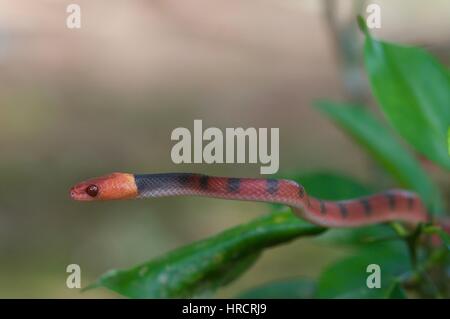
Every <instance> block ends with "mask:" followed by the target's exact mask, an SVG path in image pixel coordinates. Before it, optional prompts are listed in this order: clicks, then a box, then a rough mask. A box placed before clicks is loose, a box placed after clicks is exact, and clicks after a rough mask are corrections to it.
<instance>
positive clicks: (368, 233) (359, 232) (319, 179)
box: [277, 172, 395, 245]
mask: <svg viewBox="0 0 450 319" xmlns="http://www.w3.org/2000/svg"><path fill="white" fill-rule="evenodd" d="M281 177H282V178H287V179H292V180H294V181H296V182H298V183H300V184H302V185H303V186H304V187H305V189H306V191H307V193H308V194H309V195H311V196H314V197H317V198H320V199H326V200H342V199H349V198H356V197H360V196H366V195H370V194H372V193H373V192H374V190H373V189H372V188H371V187H369V186H366V185H364V184H362V183H360V182H358V181H356V180H354V179H352V178H350V177H347V176H344V175H342V174H337V173H332V172H315V173H308V174H282V175H281ZM277 207H278V206H277ZM394 235H395V232H394V231H393V230H392V228H391V227H389V225H384V224H383V225H372V226H365V227H360V228H352V229H349V228H339V229H338V228H335V229H329V230H328V231H327V232H326V233H325V234H323V235H322V236H320V237H319V238H318V239H319V240H321V241H324V242H327V243H333V244H352V245H365V244H367V243H368V242H369V241H372V240H377V239H379V238H386V237H392V236H394Z"/></svg>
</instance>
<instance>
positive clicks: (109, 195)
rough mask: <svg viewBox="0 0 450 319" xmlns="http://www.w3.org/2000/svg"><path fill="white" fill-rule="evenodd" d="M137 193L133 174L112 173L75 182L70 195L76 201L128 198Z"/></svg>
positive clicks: (133, 196)
mask: <svg viewBox="0 0 450 319" xmlns="http://www.w3.org/2000/svg"><path fill="white" fill-rule="evenodd" d="M137 195H138V190H137V187H136V182H135V180H134V175H132V174H126V173H112V174H110V175H106V176H102V177H97V178H92V179H89V180H87V181H84V182H81V183H78V184H76V185H75V186H73V187H72V188H71V189H70V197H71V198H72V199H73V200H77V201H93V200H111V199H129V198H135V197H136V196H137Z"/></svg>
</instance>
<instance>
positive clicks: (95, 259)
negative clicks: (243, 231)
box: [0, 0, 450, 298]
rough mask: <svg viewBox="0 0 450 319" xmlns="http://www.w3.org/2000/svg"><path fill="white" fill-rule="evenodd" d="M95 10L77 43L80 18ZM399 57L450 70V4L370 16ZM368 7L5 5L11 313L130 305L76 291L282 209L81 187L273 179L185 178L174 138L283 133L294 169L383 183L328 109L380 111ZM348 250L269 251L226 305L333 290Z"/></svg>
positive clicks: (244, 171)
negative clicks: (330, 280)
mask: <svg viewBox="0 0 450 319" xmlns="http://www.w3.org/2000/svg"><path fill="white" fill-rule="evenodd" d="M70 3H77V4H79V5H80V6H81V10H82V11H81V12H82V27H81V29H73V30H70V29H67V28H66V25H65V20H66V17H67V15H68V14H67V13H66V6H67V5H68V4H70ZM367 3H378V4H380V5H381V8H382V28H381V29H380V30H376V31H373V32H374V33H375V34H376V35H377V36H379V37H382V38H383V39H386V40H390V41H397V42H402V43H409V44H414V45H421V46H424V47H426V48H427V49H428V50H430V51H431V52H432V53H433V54H436V55H437V56H438V57H439V58H440V59H441V60H443V61H448V57H449V55H448V52H449V45H450V19H449V16H450V2H449V1H448V0H435V1H433V2H432V4H431V3H430V2H424V1H421V0H414V1H413V0H396V1H392V0H391V1H387V0H386V1H366V4H367ZM361 8H362V11H361V12H362V13H364V9H365V6H364V3H362V2H360V1H359V2H358V1H350V0H343V1H312V0H310V1H307V0H303V1H302V0H295V1H294V0H290V1H281V0H262V1H257V2H255V1H246V0H214V1H211V0H209V1H208V0H189V1H175V0H159V1H145V0H128V1H125V0H122V1H120V0H117V1H106V0H95V1H93V0H91V1H87V0H77V1H57V0H46V1H44V0H39V1H36V0H35V1H31V0H28V1H25V0H16V1H2V2H0V99H1V100H0V101H1V102H0V181H1V183H0V185H1V186H0V187H1V188H0V297H69V298H77V297H88V298H90V297H109V296H111V297H115V295H114V294H112V293H110V292H108V291H106V290H101V289H97V290H93V291H90V292H86V293H84V294H80V292H79V291H78V290H76V289H75V290H70V289H68V288H67V287H66V285H65V281H66V276H67V274H66V272H65V269H66V266H67V265H68V264H70V263H77V264H79V265H80V266H81V269H82V284H83V286H84V285H87V284H88V283H90V282H92V281H93V280H95V278H96V277H97V276H99V275H100V274H102V273H103V272H105V271H106V270H109V269H111V268H124V267H129V266H132V265H135V264H136V263H140V262H143V261H146V260H148V259H150V258H152V257H155V256H158V255H161V254H163V253H164V252H167V251H169V250H171V249H174V248H176V247H179V246H181V245H184V244H187V243H190V242H192V241H194V240H197V239H201V238H204V237H206V236H210V235H213V234H215V233H217V232H219V231H221V230H223V229H225V228H228V227H231V226H233V225H236V224H239V223H242V222H245V221H248V220H251V219H252V218H255V217H257V216H260V215H261V214H264V213H266V212H268V211H269V208H268V207H267V206H266V205H263V204H257V203H242V202H231V201H221V200H213V199H199V198H178V199H176V200H175V199H171V200H169V199H159V200H154V201H129V202H126V201H125V202H112V203H89V204H86V203H77V202H72V201H70V200H69V198H68V189H69V188H70V186H71V185H72V184H74V183H76V182H78V181H80V180H83V179H86V178H88V177H93V176H98V175H103V174H105V173H109V172H111V171H125V172H135V173H144V172H147V173H150V172H169V171H196V172H204V173H209V174H218V175H229V176H234V175H235V176H257V175H258V173H259V165H237V164H236V165H230V164H226V165H191V166H189V165H175V164H173V163H172V162H171V159H170V149H171V147H172V145H173V143H172V142H171V141H170V133H171V131H172V130H173V129H174V128H176V127H179V126H184V127H188V128H192V125H193V120H194V119H202V120H203V124H204V127H209V126H217V127H220V128H225V127H239V126H242V127H279V128H280V167H281V170H282V171H299V172H311V171H323V170H326V171H336V172H339V173H343V174H346V175H349V176H353V177H355V178H357V179H358V180H360V181H363V182H367V183H369V184H370V183H371V182H372V181H373V179H374V172H373V171H372V170H371V168H372V166H371V164H370V163H369V162H368V161H367V158H366V156H365V154H364V153H363V152H362V151H361V150H360V149H359V147H358V146H357V145H355V144H353V143H352V142H351V141H350V140H349V139H348V138H347V137H346V136H345V135H344V134H342V133H341V132H340V131H339V130H338V129H337V128H335V127H334V126H333V125H332V124H331V123H330V122H329V121H328V120H327V119H325V118H324V117H322V116H321V115H320V114H319V113H318V112H317V111H315V110H314V109H313V108H312V102H313V101H314V100H317V99H320V98H327V99H334V100H341V101H364V103H371V100H370V99H371V98H370V93H369V92H368V89H367V83H366V78H365V76H364V72H363V70H362V69H361V68H360V66H361V64H360V61H359V59H360V45H361V36H360V35H359V33H358V31H357V30H356V24H355V23H354V21H355V19H354V18H355V15H356V14H357V12H358V10H360V9H361ZM345 253H347V251H345V250H343V249H337V248H335V247H329V246H326V245H320V244H317V243H313V242H311V241H310V240H300V241H296V242H294V243H291V244H288V245H285V246H282V247H278V248H276V249H272V250H269V251H267V252H266V253H265V254H264V256H263V258H262V259H261V260H259V261H258V262H257V264H256V266H255V267H253V269H251V270H250V271H249V272H248V273H246V274H245V275H244V276H243V277H242V278H241V279H239V280H238V281H237V282H235V283H233V284H231V285H230V286H229V287H227V288H225V289H223V290H221V292H220V294H219V296H233V295H235V294H236V293H237V292H239V291H241V290H242V289H246V288H250V287H253V286H254V285H257V284H260V283H264V282H266V281H269V280H271V279H276V278H286V277H289V276H316V275H317V274H318V272H319V270H320V269H321V268H323V267H324V266H326V265H327V264H328V263H329V262H331V261H332V260H333V259H335V258H337V257H339V256H341V255H343V254H345Z"/></svg>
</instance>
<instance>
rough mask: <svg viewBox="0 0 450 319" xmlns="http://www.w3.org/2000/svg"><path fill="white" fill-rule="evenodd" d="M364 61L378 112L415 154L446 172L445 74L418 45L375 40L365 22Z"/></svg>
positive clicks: (448, 101) (449, 100) (449, 161)
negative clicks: (378, 108)
mask: <svg viewBox="0 0 450 319" xmlns="http://www.w3.org/2000/svg"><path fill="white" fill-rule="evenodd" d="M360 26H361V27H362V28H363V31H364V33H365V34H366V38H365V44H364V60H365V65H366V69H367V73H368V76H369V80H370V83H371V86H372V91H373V93H374V95H375V97H376V98H377V100H378V102H379V104H380V106H381V109H382V110H383V112H384V114H385V115H386V117H387V119H388V120H389V122H390V123H391V124H392V126H393V127H395V129H396V130H397V131H398V132H399V133H400V135H401V136H402V137H403V138H404V139H405V140H406V141H408V142H409V143H410V144H411V145H412V146H413V147H414V148H415V149H416V150H417V151H418V152H420V153H422V154H423V155H424V156H426V157H427V158H429V159H431V160H433V161H434V162H435V163H438V164H440V165H441V166H442V167H444V168H446V169H448V170H450V156H449V154H448V151H447V130H448V128H449V127H450V73H449V71H448V69H447V68H446V67H445V66H443V65H442V64H440V63H439V62H438V61H437V60H436V59H435V58H434V57H433V56H431V55H430V54H429V53H427V52H426V51H425V50H423V49H421V48H417V47H407V46H400V45H396V44H392V43H387V42H383V41H378V40H376V39H374V38H373V37H372V36H371V35H370V34H369V32H367V29H366V28H365V25H364V23H361V20H360Z"/></svg>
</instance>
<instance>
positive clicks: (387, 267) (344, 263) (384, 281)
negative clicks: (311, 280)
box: [316, 244, 411, 298]
mask: <svg viewBox="0 0 450 319" xmlns="http://www.w3.org/2000/svg"><path fill="white" fill-rule="evenodd" d="M371 264H376V265H378V266H379V267H380V270H381V273H380V274H381V276H380V280H381V285H380V288H369V287H368V285H367V280H368V277H369V276H370V275H373V274H374V272H373V271H372V272H368V271H367V269H368V268H367V267H368V266H369V265H371ZM410 271H411V265H410V261H409V258H408V255H407V250H406V248H405V247H399V249H394V248H393V247H392V246H389V247H387V246H385V245H383V244H381V245H380V244H376V245H370V246H367V247H366V248H365V249H364V250H361V251H359V252H356V253H355V255H354V256H351V257H347V258H345V259H342V260H340V261H338V262H337V263H335V264H333V265H332V266H330V267H328V268H327V269H326V270H325V271H324V272H323V273H322V274H321V276H320V278H319V280H318V284H317V292H316V297H318V298H390V297H399V294H400V293H399V291H398V290H394V291H393V289H394V288H393V285H394V284H396V283H398V280H399V278H401V277H402V276H404V275H405V274H407V273H409V272H410ZM395 289H396V288H395Z"/></svg>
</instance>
